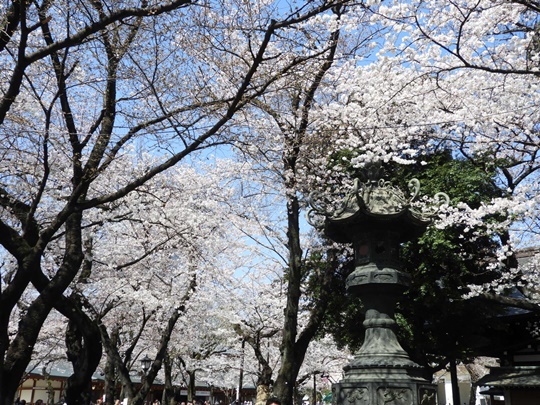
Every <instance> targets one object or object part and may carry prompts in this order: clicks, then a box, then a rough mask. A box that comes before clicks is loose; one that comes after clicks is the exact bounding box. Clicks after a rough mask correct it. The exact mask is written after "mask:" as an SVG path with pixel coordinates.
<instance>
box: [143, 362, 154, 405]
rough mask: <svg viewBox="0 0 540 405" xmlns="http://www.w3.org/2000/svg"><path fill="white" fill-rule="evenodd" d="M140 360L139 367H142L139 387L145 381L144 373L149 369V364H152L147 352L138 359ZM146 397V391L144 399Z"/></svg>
mask: <svg viewBox="0 0 540 405" xmlns="http://www.w3.org/2000/svg"><path fill="white" fill-rule="evenodd" d="M140 362H141V368H142V376H141V388H142V387H143V386H144V384H145V383H146V373H147V372H148V370H149V369H150V365H151V364H152V359H151V358H150V357H148V355H147V354H145V355H144V357H143V358H142V359H141V360H140ZM147 397H148V393H147V394H146V395H145V401H146V399H147Z"/></svg>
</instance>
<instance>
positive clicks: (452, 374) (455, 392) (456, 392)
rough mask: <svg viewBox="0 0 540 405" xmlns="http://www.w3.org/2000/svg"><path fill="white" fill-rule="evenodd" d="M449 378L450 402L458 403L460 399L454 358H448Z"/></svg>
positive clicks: (457, 404)
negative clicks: (450, 387) (450, 385)
mask: <svg viewBox="0 0 540 405" xmlns="http://www.w3.org/2000/svg"><path fill="white" fill-rule="evenodd" d="M450 379H451V380H452V402H453V403H454V405H460V404H461V399H460V396H459V381H458V373H457V362H456V359H455V358H452V359H450Z"/></svg>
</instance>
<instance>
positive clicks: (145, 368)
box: [140, 354, 152, 375]
mask: <svg viewBox="0 0 540 405" xmlns="http://www.w3.org/2000/svg"><path fill="white" fill-rule="evenodd" d="M140 362H141V368H142V370H143V372H144V375H146V372H147V371H148V370H149V369H150V364H152V359H151V358H150V357H148V355H147V354H145V355H144V357H143V358H142V359H141V360H140Z"/></svg>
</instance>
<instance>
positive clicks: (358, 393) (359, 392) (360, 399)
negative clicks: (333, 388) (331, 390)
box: [347, 387, 369, 405]
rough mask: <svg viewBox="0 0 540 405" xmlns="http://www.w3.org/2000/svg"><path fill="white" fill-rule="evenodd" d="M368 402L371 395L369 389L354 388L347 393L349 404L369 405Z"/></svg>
mask: <svg viewBox="0 0 540 405" xmlns="http://www.w3.org/2000/svg"><path fill="white" fill-rule="evenodd" d="M368 401H369V395H368V390H367V388H364V387H359V388H354V389H352V390H350V391H349V392H348V393H347V402H348V403H349V404H351V405H352V404H354V405H364V404H365V405H367V404H368Z"/></svg>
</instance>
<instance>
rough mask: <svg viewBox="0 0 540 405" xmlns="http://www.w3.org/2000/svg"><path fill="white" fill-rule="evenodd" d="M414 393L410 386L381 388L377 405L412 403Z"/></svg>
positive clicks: (409, 404)
mask: <svg viewBox="0 0 540 405" xmlns="http://www.w3.org/2000/svg"><path fill="white" fill-rule="evenodd" d="M412 403H413V395H412V391H411V389H410V388H379V389H378V390H377V405H412Z"/></svg>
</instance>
